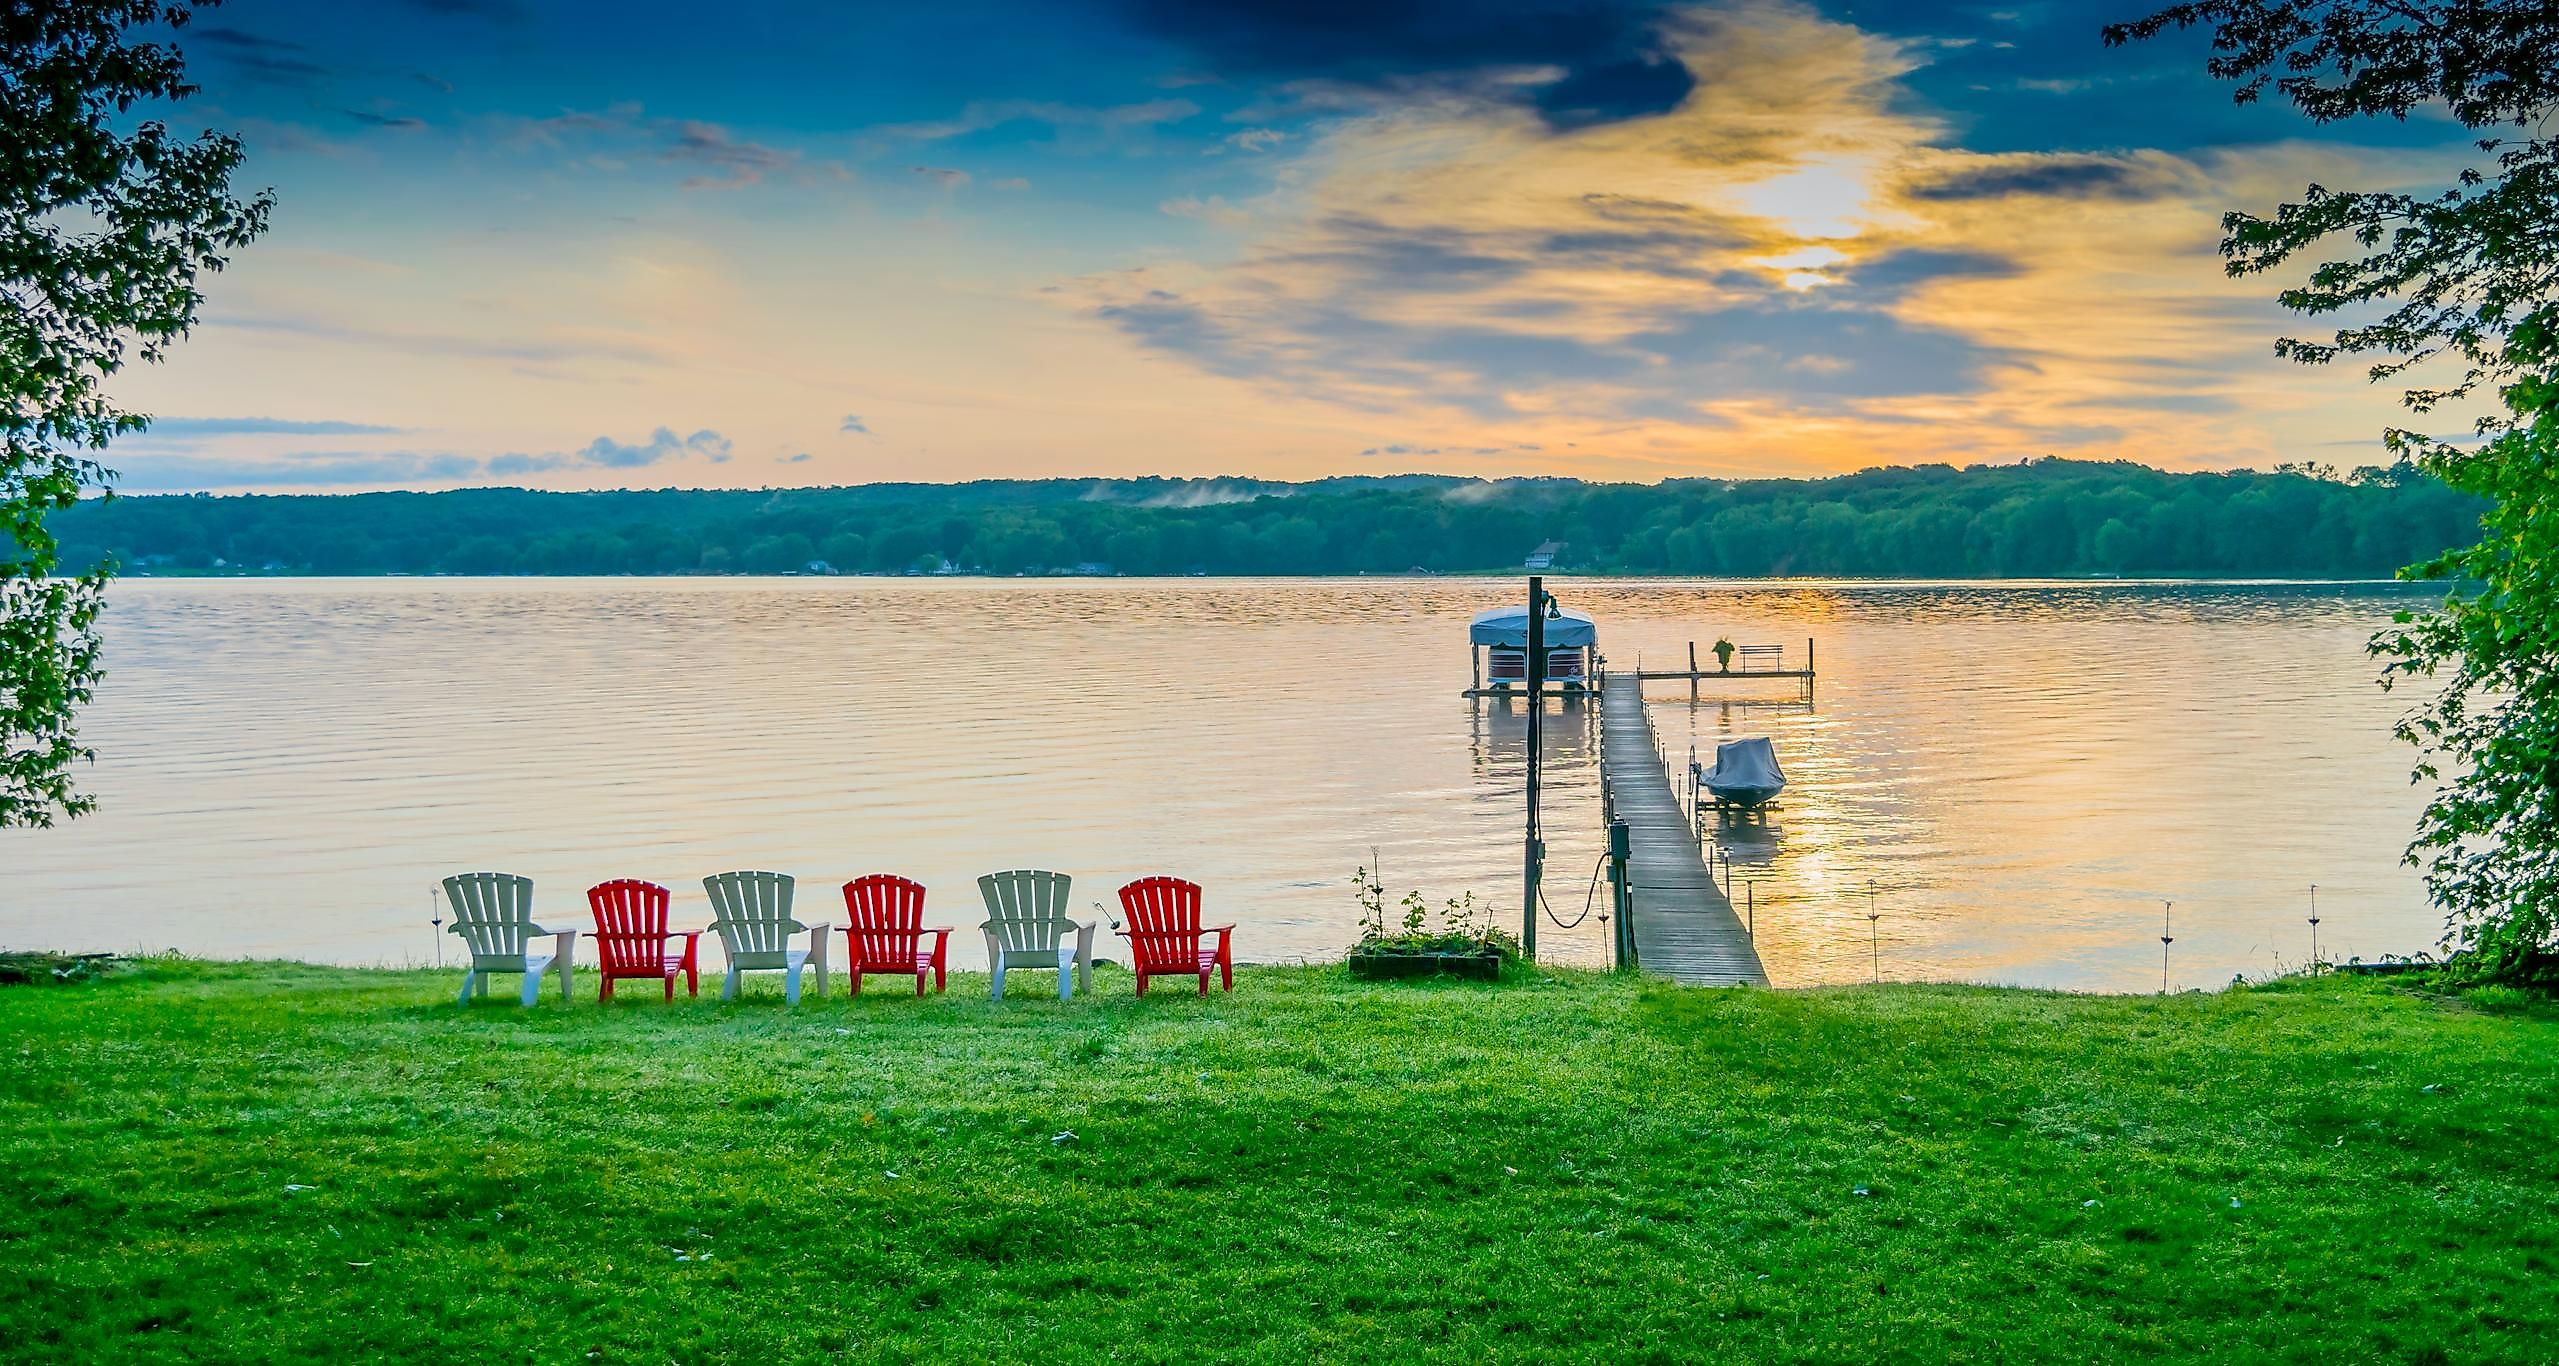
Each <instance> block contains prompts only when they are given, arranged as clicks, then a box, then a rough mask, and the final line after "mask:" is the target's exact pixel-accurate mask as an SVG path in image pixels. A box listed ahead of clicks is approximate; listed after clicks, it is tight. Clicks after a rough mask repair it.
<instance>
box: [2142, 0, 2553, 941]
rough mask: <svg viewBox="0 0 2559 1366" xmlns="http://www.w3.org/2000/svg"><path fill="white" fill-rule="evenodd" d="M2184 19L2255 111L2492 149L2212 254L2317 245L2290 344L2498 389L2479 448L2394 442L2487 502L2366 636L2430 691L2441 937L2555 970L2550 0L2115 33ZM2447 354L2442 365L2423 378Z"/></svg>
mask: <svg viewBox="0 0 2559 1366" xmlns="http://www.w3.org/2000/svg"><path fill="white" fill-rule="evenodd" d="M2194 26H2200V27H2205V28H2209V29H2210V30H2211V32H2212V46H2213V54H2214V55H2213V57H2212V58H2211V60H2210V63H2209V69H2210V70H2211V71H2212V73H2213V74H2214V75H2216V76H2219V77H2222V78H2224V79H2226V80H2230V81H2234V82H2237V84H2238V89H2237V96H2238V98H2239V99H2240V100H2242V101H2243V102H2244V101H2250V100H2256V99H2259V98H2262V97H2263V96H2264V95H2265V93H2266V92H2267V91H2268V90H2270V89H2271V90H2273V91H2274V92H2276V93H2277V94H2278V95H2280V96H2281V97H2282V98H2284V99H2287V100H2290V101H2291V102H2292V104H2293V105H2294V106H2295V107H2296V108H2298V109H2299V110H2300V111H2301V112H2302V113H2303V114H2305V115H2308V116H2309V117H2310V118H2311V119H2313V120H2315V121H2317V122H2320V123H2335V122H2341V121H2344V120H2350V119H2359V118H2373V117H2382V118H2393V119H2406V118H2408V117H2410V116H2411V115H2412V114H2415V113H2416V112H2418V111H2419V110H2420V109H2421V108H2426V107H2439V108H2440V109H2441V110H2442V111H2444V112H2445V113H2448V114H2449V115H2450V116H2451V117H2452V118H2453V119H2454V120H2456V121H2457V122H2458V123H2459V124H2460V125H2461V126H2462V127H2463V128H2464V129H2466V130H2469V132H2470V133H2471V134H2472V135H2473V142H2474V145H2475V146H2476V148H2477V151H2478V153H2479V158H2478V159H2477V160H2475V161H2469V162H2467V163H2466V164H2463V165H2460V166H2457V167H2448V168H2447V174H2446V176H2445V181H2446V183H2445V185H2444V186H2443V187H2442V188H2441V189H2439V190H2437V191H2435V192H2433V193H2431V194H2412V193H2406V192H2401V191H2341V190H2332V189H2329V188H2327V187H2325V186H2320V185H2312V186H2310V187H2309V188H2308V189H2307V190H2305V191H2304V192H2303V195H2302V197H2301V199H2300V201H2299V202H2296V203H2290V204H2285V205H2283V206H2281V207H2280V208H2278V209H2277V210H2276V211H2275V213H2274V215H2273V216H2272V217H2260V216H2258V215H2255V214H2250V213H2240V212H2235V213H2232V214H2230V215H2229V216H2228V217H2227V218H2226V219H2225V220H2224V226H2225V228H2226V235H2225V237H2224V240H2223V243H2222V250H2223V254H2224V255H2225V257H2227V259H2228V261H2229V269H2230V272H2231V273H2232V274H2233V275H2256V274H2261V273H2264V272H2269V271H2275V270H2279V269H2283V268H2286V267H2288V266H2292V265H2293V264H2294V263H2295V261H2296V260H2297V259H2299V258H2303V257H2305V256H2327V257H2328V259H2324V260H2318V261H2316V262H2315V263H2314V264H2312V265H2311V268H2310V270H2309V272H2308V274H2307V276H2306V277H2305V278H2304V280H2303V283H2301V284H2299V285H2297V286H2295V287H2293V288H2289V289H2286V290H2284V291H2283V292H2282V294H2281V296H2280V297H2281V298H2282V301H2283V302H2284V304H2285V305H2286V306H2287V307H2289V308H2292V309H2294V310H2295V311H2297V312H2300V313H2302V314H2304V315H2307V316H2312V317H2323V316H2331V315H2333V316H2337V317H2339V318H2340V319H2341V324H2342V325H2340V326H2339V327H2338V328H2337V329H2336V330H2335V331H2334V333H2333V334H2332V335H2331V336H2329V337H2328V338H2326V339H2324V340H2318V341H2305V340H2300V339H2287V340H2285V341H2283V342H2281V343H2279V345H2278V349H2279V350H2280V351H2281V352H2282V353H2283V354H2285V355H2289V356H2292V357H2293V358H2295V359H2297V360H2301V361H2304V362H2307V363H2311V364H2319V363H2324V362H2327V361H2330V360H2334V359H2336V358H2338V357H2341V356H2369V357H2372V358H2373V362H2372V368H2371V373H2372V377H2373V378H2374V380H2376V381H2384V380H2401V381H2403V382H2405V383H2407V384H2408V386H2409V387H2408V388H2407V389H2406V390H2405V397H2406V400H2407V403H2408V406H2409V407H2410V408H2412V409H2414V410H2416V411H2419V412H2425V411H2429V410H2431V409H2433V408H2435V407H2437V406H2438V405H2440V404H2442V403H2444V402H2447V401H2449V400H2453V399H2460V398H2470V397H2473V396H2476V395H2478V394H2479V391H2480V390H2481V389H2482V388H2483V386H2484V387H2485V388H2487V389H2489V390H2492V391H2493V393H2494V398H2495V400H2496V404H2495V407H2494V408H2493V409H2492V410H2491V411H2490V412H2489V413H2487V414H2486V415H2485V416H2483V417H2481V418H2480V419H2479V423H2478V429H2479V433H2480V435H2481V436H2482V437H2483V438H2485V439H2484V440H2483V441H2481V442H2479V443H2477V444H2475V445H2473V444H2470V443H2462V442H2450V441H2441V440H2435V439H2432V438H2429V437H2426V436H2422V435H2419V434H2417V433H2414V432H2407V431H2395V432H2392V433H2391V434H2390V437H2389V439H2390V441H2391V442H2392V444H2393V445H2394V447H2396V448H2397V449H2398V450H2400V451H2402V452H2405V453H2409V454H2412V455H2414V456H2415V457H2416V459H2417V461H2418V463H2420V464H2421V465H2422V466H2423V467H2424V468H2425V469H2426V470H2428V471H2429V472H2430V473H2432V474H2434V475H2435V476H2437V477H2439V478H2440V479H2442V480H2443V482H2444V483H2445V484H2446V485H2447V486H2449V487H2451V488H2454V489H2458V490H2461V491H2463V492H2465V493H2469V494H2473V495H2476V496H2479V497H2482V498H2485V499H2488V500H2490V501H2491V503H2492V510H2491V511H2490V512H2489V514H2488V516H2487V518H2486V532H2487V534H2486V535H2485V536H2484V537H2483V538H2481V539H2480V540H2479V541H2478V542H2477V543H2475V544H2473V545H2470V546H2467V547H2465V548H2463V549H2458V550H2454V551H2451V552H2449V553H2447V554H2443V555H2440V556H2435V557H2431V558H2428V559H2426V560H2424V561H2423V562H2422V563H2419V564H2416V565H2414V566H2411V567H2410V568H2409V569H2408V570H2407V571H2406V573H2407V575H2408V577H2411V578H2416V579H2429V580H2443V581H2449V582H2451V583H2453V584H2455V585H2456V587H2455V588H2454V589H2453V591H2452V592H2451V593H2450V595H2449V596H2448V597H2447V598H2446V599H2445V601H2444V604H2443V606H2442V607H2441V608H2440V609H2438V610H2435V611H2432V612H2426V613H2409V614H2404V615H2403V616H2402V617H2401V619H2400V621H2399V623H2398V625H2397V626H2396V628H2395V629H2393V630H2391V631H2387V632H2384V633H2383V634H2381V635H2380V636H2378V637H2376V638H2375V639H2374V641H2373V647H2372V648H2373V653H2374V654H2375V655H2376V656H2378V657H2379V658H2381V659H2382V660H2383V661H2384V662H2385V672H2384V680H2385V682H2388V681H2391V680H2395V679H2405V678H2412V677H2425V678H2429V679H2437V680H2440V682H2441V687H2442V691H2441V693H2440V694H2439V695H2438V696H2437V697H2435V698H2434V699H2432V700H2430V701H2428V702H2426V703H2424V704H2422V705H2420V706H2419V707H2418V708H2416V709H2415V710H2414V711H2412V712H2410V713H2409V715H2408V716H2407V717H2406V718H2405V719H2404V721H2403V722H2402V723H2401V725H2400V727H2399V733H2400V734H2401V736H2402V737H2404V738H2406V739H2408V740H2409V741H2411V742H2412V743H2415V744H2416V745H2418V746H2420V747H2421V749H2422V750H2423V751H2424V754H2425V756H2426V757H2425V758H2424V759H2423V760H2422V761H2421V762H2420V763H2419V765H2418V768H2417V778H2418V779H2419V781H2433V782H2440V783H2441V784H2442V786H2441V787H2440V789H2439V790H2438V794H2437V795H2436V797H2435V798H2434V800H2433V801H2432V802H2431V803H2430V804H2429V805H2428V807H2427V808H2426V812H2425V814H2424V816H2423V817H2422V818H2421V819H2420V821H2419V824H2418V829H2417V835H2416V839H2415V841H2414V842H2413V843H2412V844H2411V845H2410V846H2409V851H2408V857H2409V861H2410V862H2411V863H2413V864H2415V865H2417V866H2418V867H2420V868H2422V869H2423V870H2424V871H2425V874H2426V880H2427V885H2428V887H2429V889H2430V890H2431V891H2432V892H2433V894H2434V897H2435V899H2436V901H2437V903H2438V904H2440V905H2441V906H2442V907H2443V909H2444V912H2445V916H2446V921H2447V930H2446V942H2447V943H2448V944H2449V945H2450V946H2451V947H2453V948H2454V949H2456V950H2458V951H2459V954H2460V956H2461V959H2462V961H2463V962H2465V963H2466V964H2468V965H2470V966H2471V967H2472V968H2474V969H2476V970H2477V971H2479V972H2480V973H2482V974H2483V975H2487V976H2495V977H2504V978H2521V977H2529V976H2534V975H2537V974H2542V973H2548V972H2554V971H2559V969H2554V968H2553V967H2552V966H2551V965H2552V961H2553V957H2552V950H2553V948H2554V946H2559V938H2555V937H2554V930H2559V375H2554V373H2553V372H2554V362H2555V361H2559V127H2555V126H2554V124H2559V0H2209V2H2208V3H2200V4H2183V5H2177V6H2174V7H2172V8H2170V9H2166V10H2162V11H2160V12H2159V13H2157V14H2154V15H2152V16H2150V17H2149V18H2146V19H2143V20H2141V21H2139V22H2137V23H2131V24H2124V25H2119V26H2116V27H2114V28H2110V29H2108V30H2107V38H2108V40H2109V41H2111V42H2119V43H2120V42H2130V41H2134V40H2137V39H2142V38H2147V37H2150V36H2152V35H2155V34H2157V33H2160V32H2162V31H2164V30H2166V29H2169V28H2171V27H2194ZM2332 244H2333V245H2332ZM2331 252H2334V253H2336V254H2334V255H2330V253H2331ZM2432 362H2440V363H2441V364H2440V365H2437V366H2436V367H2435V370H2434V371H2428V372H2427V375H2431V374H2433V373H2435V372H2436V371H2441V370H2445V369H2448V370H2449V371H2450V373H2449V374H2448V375H2444V376H2443V377H2441V378H2428V377H2426V375H2421V374H2419V372H2418V371H2419V367H2421V366H2427V365H2428V364H2429V363H2432Z"/></svg>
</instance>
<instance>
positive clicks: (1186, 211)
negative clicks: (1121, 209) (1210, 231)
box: [1155, 194, 1251, 225]
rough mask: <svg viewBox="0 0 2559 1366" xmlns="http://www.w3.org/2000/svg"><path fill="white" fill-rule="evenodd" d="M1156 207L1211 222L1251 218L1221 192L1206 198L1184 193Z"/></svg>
mask: <svg viewBox="0 0 2559 1366" xmlns="http://www.w3.org/2000/svg"><path fill="white" fill-rule="evenodd" d="M1155 207H1156V208H1157V209H1159V210H1161V211H1162V212H1165V213H1168V214H1171V215H1172V216H1174V217H1175V218H1197V219H1203V220H1205V221H1207V222H1211V223H1225V224H1230V225H1232V224H1236V223H1242V222H1245V221H1247V220H1248V219H1249V218H1251V215H1250V214H1247V213H1245V212H1244V211H1243V210H1242V209H1239V208H1237V207H1235V206H1234V205H1232V204H1229V203H1227V202H1226V196H1224V195H1219V194H1213V195H1210V196H1209V197H1208V198H1206V199H1202V198H1200V197H1198V196H1197V195H1184V196H1183V197H1181V198H1179V199H1167V200H1165V201H1164V202H1163V203H1161V204H1158V205H1156V206H1155Z"/></svg>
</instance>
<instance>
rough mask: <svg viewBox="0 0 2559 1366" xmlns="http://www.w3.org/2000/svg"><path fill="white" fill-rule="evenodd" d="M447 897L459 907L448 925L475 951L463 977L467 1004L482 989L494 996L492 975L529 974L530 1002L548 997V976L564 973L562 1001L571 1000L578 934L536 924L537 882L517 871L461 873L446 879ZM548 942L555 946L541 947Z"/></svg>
mask: <svg viewBox="0 0 2559 1366" xmlns="http://www.w3.org/2000/svg"><path fill="white" fill-rule="evenodd" d="M444 899H445V901H446V902H447V903H448V904H450V905H451V906H452V907H453V923H452V924H450V925H447V926H445V929H446V930H448V931H450V932H451V933H454V934H458V935H460V936H462V942H463V943H464V944H466V945H468V946H469V947H470V950H471V966H470V967H469V968H467V969H465V970H464V971H463V973H462V1000H461V1004H463V1005H469V1004H470V1003H471V994H472V991H473V989H474V988H475V987H476V988H477V989H478V991H479V994H480V995H482V996H486V995H488V994H489V974H491V973H493V972H520V973H523V974H524V1003H525V1004H526V1005H528V1006H529V1005H531V1004H533V1003H534V1002H535V1001H536V1000H538V999H540V997H541V995H542V974H543V973H546V972H557V973H559V974H560V999H561V1000H563V1001H565V1000H567V999H569V969H570V967H571V966H573V965H574V964H575V963H576V962H577V948H578V932H577V931H575V930H546V929H544V928H542V927H541V926H539V925H536V924H534V923H533V879H531V878H529V877H518V876H516V875H515V874H513V873H457V874H455V875H454V876H452V877H449V878H446V879H445V880H444ZM545 938H548V939H549V940H550V941H551V945H550V947H549V948H548V949H547V950H546V949H542V948H537V947H535V945H536V944H538V943H539V942H540V941H541V940H543V939H545Z"/></svg>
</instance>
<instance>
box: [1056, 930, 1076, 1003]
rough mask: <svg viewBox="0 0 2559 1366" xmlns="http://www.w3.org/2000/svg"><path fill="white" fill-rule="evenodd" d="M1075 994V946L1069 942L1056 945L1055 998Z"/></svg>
mask: <svg viewBox="0 0 2559 1366" xmlns="http://www.w3.org/2000/svg"><path fill="white" fill-rule="evenodd" d="M1074 995H1075V948H1074V946H1073V945H1071V944H1060V945H1058V946H1057V999H1059V1000H1061V1001H1063V1000H1067V999H1069V998H1070V997H1072V996H1074Z"/></svg>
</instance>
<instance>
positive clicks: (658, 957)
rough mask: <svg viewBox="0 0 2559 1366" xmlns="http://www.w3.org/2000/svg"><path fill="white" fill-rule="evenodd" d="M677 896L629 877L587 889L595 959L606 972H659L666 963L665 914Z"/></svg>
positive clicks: (601, 883) (651, 884)
mask: <svg viewBox="0 0 2559 1366" xmlns="http://www.w3.org/2000/svg"><path fill="white" fill-rule="evenodd" d="M674 895H675V894H674V893H672V892H670V891H668V890H667V889H666V888H664V887H661V886H659V885H658V884H656V883H654V882H642V881H640V880H639V879H638V878H630V877H621V878H615V879H614V880H612V881H611V882H599V883H597V884H596V885H594V886H592V887H589V888H587V889H586V904H587V906H588V907H589V908H590V909H592V910H593V911H594V912H595V945H596V957H597V958H598V959H600V960H602V962H603V964H604V970H605V971H607V972H611V971H613V970H615V969H617V968H636V969H640V970H643V971H656V970H657V969H658V968H659V966H660V965H661V964H663V963H664V962H665V961H666V913H667V905H668V903H669V902H670V901H671V900H672V899H673V897H674Z"/></svg>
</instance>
